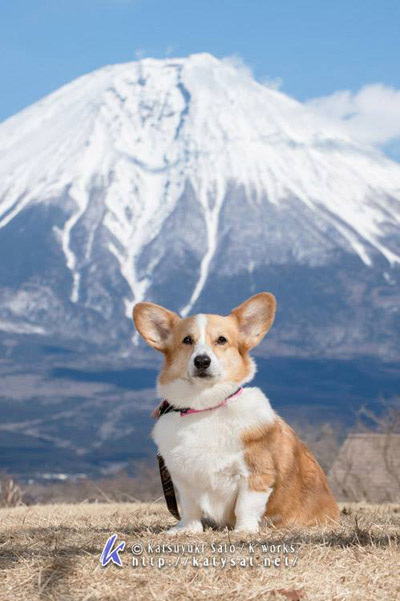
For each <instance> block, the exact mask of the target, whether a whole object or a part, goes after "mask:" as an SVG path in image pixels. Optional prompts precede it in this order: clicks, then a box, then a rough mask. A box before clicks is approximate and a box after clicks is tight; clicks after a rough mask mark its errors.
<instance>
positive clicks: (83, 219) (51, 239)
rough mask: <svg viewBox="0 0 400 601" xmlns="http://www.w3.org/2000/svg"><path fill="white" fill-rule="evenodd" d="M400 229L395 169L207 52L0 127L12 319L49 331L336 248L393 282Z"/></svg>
mask: <svg viewBox="0 0 400 601" xmlns="http://www.w3.org/2000/svg"><path fill="white" fill-rule="evenodd" d="M399 228H400V166H399V165H398V164H397V163H394V162H391V161H390V160H388V159H387V158H385V157H384V156H383V155H382V154H380V153H379V152H377V151H375V150H373V149H371V148H368V147H365V146H362V145H361V144H359V143H357V142H356V141H354V140H352V139H350V138H349V137H348V136H346V135H345V133H344V132H342V131H340V130H339V129H338V127H337V126H336V125H333V124H331V123H329V122H327V121H325V120H322V118H321V117H320V116H318V115H317V114H314V113H313V112H312V110H311V109H310V108H305V107H304V106H303V105H302V104H301V103H299V102H296V101H295V100H293V99H291V98H289V97H287V96H285V95H284V94H282V93H281V92H279V91H276V90H273V89H270V88H267V87H265V86H263V85H261V84H259V83H257V82H256V81H254V80H253V79H252V78H251V77H250V76H249V75H248V74H247V73H245V72H244V71H243V70H242V69H240V68H237V67H235V66H234V65H233V64H232V63H230V62H229V61H220V60H217V59H216V58H214V57H212V56H210V55H207V54H199V55H193V56H190V57H188V58H185V59H166V60H153V59H144V60H142V61H139V62H134V63H127V64H122V65H115V66H111V67H105V68H103V69H100V70H98V71H95V72H93V73H90V74H88V75H85V76H83V77H80V78H79V79H77V80H75V81H73V82H72V83H70V84H68V85H66V86H64V87H62V88H61V89H59V90H58V91H56V92H54V93H53V94H50V95H49V96H47V97H46V98H44V99H43V100H41V101H40V102H38V103H36V104H34V105H33V106H31V107H29V108H28V109H26V110H24V111H22V112H21V113H19V114H17V115H16V116H14V117H12V118H11V119H9V120H7V121H6V122H4V123H3V124H2V125H1V126H0V251H2V252H4V248H5V246H3V247H2V246H1V240H2V237H3V243H4V245H5V244H6V243H7V249H9V248H10V245H11V247H12V249H11V252H12V254H13V255H15V257H14V258H13V259H12V260H11V265H10V266H9V268H8V270H7V267H6V266H3V271H1V269H0V286H2V292H1V293H0V317H1V318H2V320H3V321H4V320H8V321H9V322H12V323H14V322H15V321H18V320H23V321H24V323H25V324H26V327H28V326H30V327H36V328H37V327H39V328H41V327H43V328H44V329H45V330H46V331H48V332H49V333H51V332H54V331H58V332H61V333H62V332H63V331H65V334H66V335H68V329H70V331H71V332H72V331H73V332H75V333H76V332H77V331H80V332H82V331H86V330H87V331H89V330H90V328H93V329H94V331H95V330H96V328H97V329H98V325H97V326H95V325H94V324H95V323H96V318H97V317H99V316H101V318H104V319H114V320H115V321H118V320H120V315H119V313H120V309H121V307H122V313H123V314H125V315H126V316H127V317H130V315H131V309H132V305H133V303H134V302H137V301H139V300H142V299H143V298H151V299H154V300H156V301H158V302H166V303H169V304H172V306H174V308H175V309H179V310H180V311H181V313H182V314H187V313H188V312H189V311H190V310H191V309H192V308H194V307H195V306H196V307H198V306H201V302H202V298H203V297H204V298H206V288H207V285H211V284H215V283H216V282H218V281H219V280H220V281H222V280H224V278H225V279H226V278H228V279H230V281H231V282H232V281H233V280H232V278H234V277H237V278H239V279H240V278H242V277H244V276H243V274H247V276H246V277H249V278H250V279H251V278H252V277H253V275H252V274H255V275H254V278H255V279H254V278H253V279H254V281H253V285H254V286H256V285H257V286H259V285H262V284H263V280H262V277H261V275H256V274H261V272H263V273H264V274H266V273H267V271H268V270H270V268H271V266H283V265H284V266H286V267H287V266H291V265H297V266H301V267H302V268H308V269H318V268H319V269H321V268H322V267H324V266H329V265H334V264H335V265H336V264H339V263H340V261H342V259H339V258H338V257H339V255H340V257H350V259H349V260H354V259H357V260H358V262H359V264H360V266H361V267H360V269H361V270H362V272H363V274H364V273H365V274H367V273H368V270H370V271H371V272H373V273H374V274H377V275H376V277H379V278H381V277H385V278H386V281H387V282H388V285H389V284H390V282H392V284H390V285H391V286H393V282H394V281H397V280H396V278H394V276H393V273H396V274H397V265H398V264H399V263H400V236H399V235H398V234H399V231H400V230H399ZM29 237H31V238H32V239H31V240H29ZM24 245H26V247H25V246H24ZM41 245H42V246H41ZM21 246H24V250H22V249H21ZM42 247H43V248H42ZM24 253H28V255H26V254H25V255H24ZM41 253H42V254H41ZM36 255H38V256H36ZM40 257H43V258H42V259H40ZM346 260H347V259H346ZM338 261H339V263H338ZM26 263H29V265H27V264H26ZM340 265H341V266H342V267H343V261H342V262H341V263H340ZM286 267H285V268H286ZM342 267H341V268H342ZM334 269H335V270H336V271H337V267H334ZM378 272H379V273H378ZM14 276H15V277H14ZM260 277H261V279H260ZM265 277H266V276H265ZM363 277H364V276H363ZM368 277H369V276H368V275H366V276H365V278H367V279H368ZM374 277H375V275H374ZM396 277H397V276H396ZM393 278H394V279H393ZM267 279H268V278H267ZM224 281H225V280H224ZM237 281H239V280H237ZM379 281H380V280H379ZM232 285H233V284H232ZM236 285H237V284H235V285H234V286H236ZM247 292H250V291H249V290H246V289H245V290H244V291H243V294H242V296H243V297H245V296H246V295H247ZM221 302H222V301H221ZM38 305H39V306H40V310H39V309H38ZM2 307H3V310H1V308H2ZM84 312H86V313H85V314H86V317H85V319H84V321H83V322H82V315H83V313H84ZM60 318H61V319H62V320H64V319H66V321H67V323H68V324H69V325H68V327H66V325H62V326H61V325H56V324H59V322H60ZM77 320H80V321H79V324H80V325H79V326H73V324H76V323H78V322H77ZM127 327H128V326H127V324H126V323H125V324H124V325H121V326H120V330H118V332H117V333H116V334H115V335H116V336H120V335H121V331H126V330H127ZM89 337H90V336H89ZM356 338H357V337H356Z"/></svg>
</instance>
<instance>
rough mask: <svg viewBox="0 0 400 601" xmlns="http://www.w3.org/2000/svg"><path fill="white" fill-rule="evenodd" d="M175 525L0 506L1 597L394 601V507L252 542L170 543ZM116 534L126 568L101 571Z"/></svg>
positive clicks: (218, 536)
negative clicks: (106, 549) (105, 552)
mask: <svg viewBox="0 0 400 601" xmlns="http://www.w3.org/2000/svg"><path fill="white" fill-rule="evenodd" d="M173 522H174V520H173V518H171V516H170V515H169V514H168V512H167V510H166V509H165V507H164V505H163V504H158V503H153V504H149V503H136V504H135V503H131V504H81V505H44V506H21V507H16V508H10V509H0V599H1V601H37V600H62V601H78V600H79V601H83V600H86V601H91V600H101V601H112V600H117V599H118V600H134V601H141V600H142V599H143V600H144V599H146V600H148V599H156V600H157V601H162V600H164V599H173V600H174V601H183V600H190V599H207V600H210V601H214V600H216V601H217V600H222V599H223V600H224V601H225V600H227V599H229V600H234V599H240V600H250V599H260V600H261V599H262V600H266V601H268V600H272V599H274V600H283V601H284V600H285V599H290V600H292V601H296V600H302V601H303V600H304V601H307V600H315V601H318V600H321V601H322V600H324V601H326V600H338V601H339V600H342V599H346V600H347V599H349V600H351V601H358V600H359V601H361V600H362V601H369V600H377V599H378V600H380V599H381V600H382V601H391V600H393V601H394V600H398V599H400V506H399V505H381V506H373V505H365V504H364V505H363V504H348V505H345V506H343V511H342V519H341V523H340V525H336V526H332V527H328V528H309V529H307V530H290V531H289V530H267V529H264V530H263V531H261V532H260V534H258V535H256V536H254V535H249V536H243V535H242V534H235V533H234V532H232V531H228V530H223V531H212V530H208V531H207V532H205V533H204V534H202V535H195V536H188V535H184V534H181V535H179V536H174V537H169V536H167V535H166V534H165V532H164V530H165V528H166V527H167V526H169V525H171V524H172V523H173ZM113 533H115V534H117V535H118V539H117V541H118V543H119V542H122V541H125V542H126V548H125V550H124V552H123V553H121V560H122V564H123V565H122V567H118V566H116V565H113V564H112V563H110V564H109V565H108V566H107V567H104V568H103V567H102V566H101V565H100V562H99V558H100V554H101V552H102V549H103V547H104V544H105V542H106V540H107V539H108V537H109V536H110V535H111V534H113ZM157 545H159V546H157ZM162 545H171V547H170V548H162ZM132 546H134V550H135V553H136V555H134V553H133V551H132ZM133 561H135V562H136V564H137V565H135V566H134V565H133ZM224 561H225V564H224ZM251 564H253V565H251Z"/></svg>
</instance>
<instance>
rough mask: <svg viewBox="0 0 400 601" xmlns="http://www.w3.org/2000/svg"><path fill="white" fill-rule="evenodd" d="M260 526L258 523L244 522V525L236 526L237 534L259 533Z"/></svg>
mask: <svg viewBox="0 0 400 601" xmlns="http://www.w3.org/2000/svg"><path fill="white" fill-rule="evenodd" d="M259 530H260V526H259V524H258V522H257V523H256V522H244V523H243V524H237V525H236V526H235V532H247V533H249V534H255V533H256V532H259Z"/></svg>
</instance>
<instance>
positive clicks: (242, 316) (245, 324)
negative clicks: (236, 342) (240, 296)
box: [231, 292, 276, 350]
mask: <svg viewBox="0 0 400 601" xmlns="http://www.w3.org/2000/svg"><path fill="white" fill-rule="evenodd" d="M275 311H276V300H275V297H274V295H273V294H269V292H260V294H256V295H255V296H252V297H251V298H249V299H248V300H247V301H245V302H244V303H242V304H241V305H239V307H236V309H233V311H232V312H231V315H233V317H235V318H236V320H237V322H238V325H239V331H240V342H241V344H242V346H243V347H244V348H246V349H247V350H248V349H251V348H253V346H257V344H259V343H260V342H261V340H262V339H263V338H264V336H265V334H266V333H267V332H268V330H269V329H270V327H271V326H272V324H273V322H274V318H275Z"/></svg>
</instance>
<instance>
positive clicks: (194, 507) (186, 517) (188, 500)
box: [167, 478, 203, 534]
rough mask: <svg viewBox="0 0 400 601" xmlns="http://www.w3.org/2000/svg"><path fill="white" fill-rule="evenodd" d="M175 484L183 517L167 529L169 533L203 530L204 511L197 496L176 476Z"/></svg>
mask: <svg viewBox="0 0 400 601" xmlns="http://www.w3.org/2000/svg"><path fill="white" fill-rule="evenodd" d="M174 484H175V486H176V488H177V490H178V494H179V501H180V506H181V507H180V508H181V519H180V520H179V522H178V523H177V524H175V526H172V528H170V529H169V530H167V534H178V533H180V532H203V525H202V523H201V518H202V511H201V509H200V506H199V503H198V501H197V499H196V497H195V496H194V495H193V493H192V492H191V490H190V488H189V487H188V486H187V485H185V484H184V483H182V482H181V481H178V482H177V481H176V479H175V478H174Z"/></svg>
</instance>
